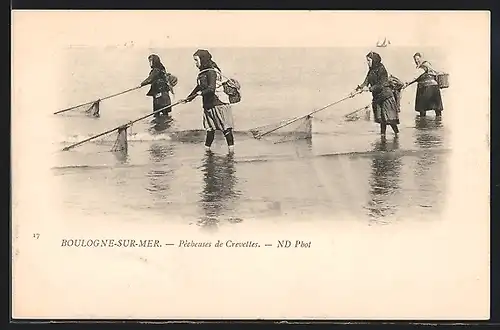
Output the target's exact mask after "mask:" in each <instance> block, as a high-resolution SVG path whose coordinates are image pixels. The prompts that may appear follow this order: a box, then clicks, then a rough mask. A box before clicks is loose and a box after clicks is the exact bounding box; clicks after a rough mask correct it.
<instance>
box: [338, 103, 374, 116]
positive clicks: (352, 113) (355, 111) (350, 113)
mask: <svg viewBox="0 0 500 330" xmlns="http://www.w3.org/2000/svg"><path fill="white" fill-rule="evenodd" d="M369 107H370V104H368V105H366V106H364V107H362V108H359V109H357V110H354V111H353V112H349V113H348V114H347V115H345V116H344V117H349V116H352V115H354V114H355V113H358V112H360V111H362V110H366V109H368V108H369Z"/></svg>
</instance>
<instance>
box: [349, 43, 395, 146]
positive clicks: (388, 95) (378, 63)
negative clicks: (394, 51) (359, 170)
mask: <svg viewBox="0 0 500 330" xmlns="http://www.w3.org/2000/svg"><path fill="white" fill-rule="evenodd" d="M366 61H367V62H368V67H369V70H368V74H367V75H366V78H365V81H364V82H363V83H362V84H361V85H359V86H358V87H356V90H357V91H359V90H363V89H365V88H366V87H368V90H369V91H370V92H371V93H372V109H373V115H374V119H375V122H376V123H378V124H380V134H381V135H382V136H383V137H385V132H386V129H387V125H389V126H391V128H392V130H393V131H394V134H396V135H397V134H398V133H399V129H398V124H399V107H398V104H397V101H396V99H395V97H394V93H393V90H392V88H391V85H390V82H389V75H388V73H387V70H386V69H385V66H384V65H383V64H382V58H381V57H380V55H379V54H377V53H375V52H370V53H368V54H367V55H366Z"/></svg>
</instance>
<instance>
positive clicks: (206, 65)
mask: <svg viewBox="0 0 500 330" xmlns="http://www.w3.org/2000/svg"><path fill="white" fill-rule="evenodd" d="M193 59H194V61H195V64H196V66H197V67H198V69H199V70H200V72H199V73H198V79H197V84H196V87H195V88H194V89H193V91H192V92H191V93H190V94H189V95H188V96H187V97H186V99H184V100H181V102H182V103H186V102H191V101H192V100H194V98H196V96H198V95H201V96H202V103H203V127H204V128H205V130H206V132H207V133H206V139H205V148H206V150H207V151H209V150H210V147H211V145H212V142H213V141H214V138H215V131H221V132H222V133H223V134H224V136H225V138H226V142H227V145H228V149H229V152H230V153H232V152H233V151H234V136H233V112H232V109H231V104H230V102H229V99H228V96H227V94H226V93H224V88H223V86H222V84H221V81H222V75H221V70H220V68H219V67H218V66H217V64H216V63H215V62H214V61H213V60H212V55H211V54H210V53H209V52H208V50H205V49H199V50H197V51H196V52H195V53H194V54H193Z"/></svg>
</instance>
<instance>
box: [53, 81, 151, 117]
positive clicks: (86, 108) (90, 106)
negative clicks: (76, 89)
mask: <svg viewBox="0 0 500 330" xmlns="http://www.w3.org/2000/svg"><path fill="white" fill-rule="evenodd" d="M141 87H142V86H136V87H133V88H129V89H127V90H125V91H122V92H119V93H116V94H112V95H108V96H106V97H102V98H100V99H97V100H93V101H90V102H86V103H82V104H78V105H75V106H72V107H69V108H66V109H62V110H59V111H56V112H54V115H57V114H60V113H64V112H68V111H79V112H83V113H85V114H87V115H91V116H93V117H100V115H101V113H100V104H101V101H104V100H107V99H110V98H112V97H116V96H119V95H122V94H125V93H129V92H132V91H135V90H136V89H139V88H141Z"/></svg>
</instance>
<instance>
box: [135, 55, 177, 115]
mask: <svg viewBox="0 0 500 330" xmlns="http://www.w3.org/2000/svg"><path fill="white" fill-rule="evenodd" d="M148 60H149V66H150V67H151V71H150V72H149V76H148V77H147V78H146V79H145V80H144V81H143V82H142V83H141V86H145V85H149V84H151V88H150V89H149V91H148V93H147V94H146V95H147V96H151V97H153V112H154V111H158V110H160V109H162V108H165V107H167V106H169V105H170V104H171V100H170V95H169V92H172V93H173V89H172V86H170V84H169V80H168V77H167V76H168V75H169V73H167V70H166V69H165V67H164V66H163V64H162V63H161V60H160V57H159V56H158V55H155V54H151V55H149V56H148ZM171 111H172V109H171V108H166V109H165V110H162V111H158V112H157V113H155V118H160V117H161V116H162V115H163V116H167V115H169V114H170V112H171Z"/></svg>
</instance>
